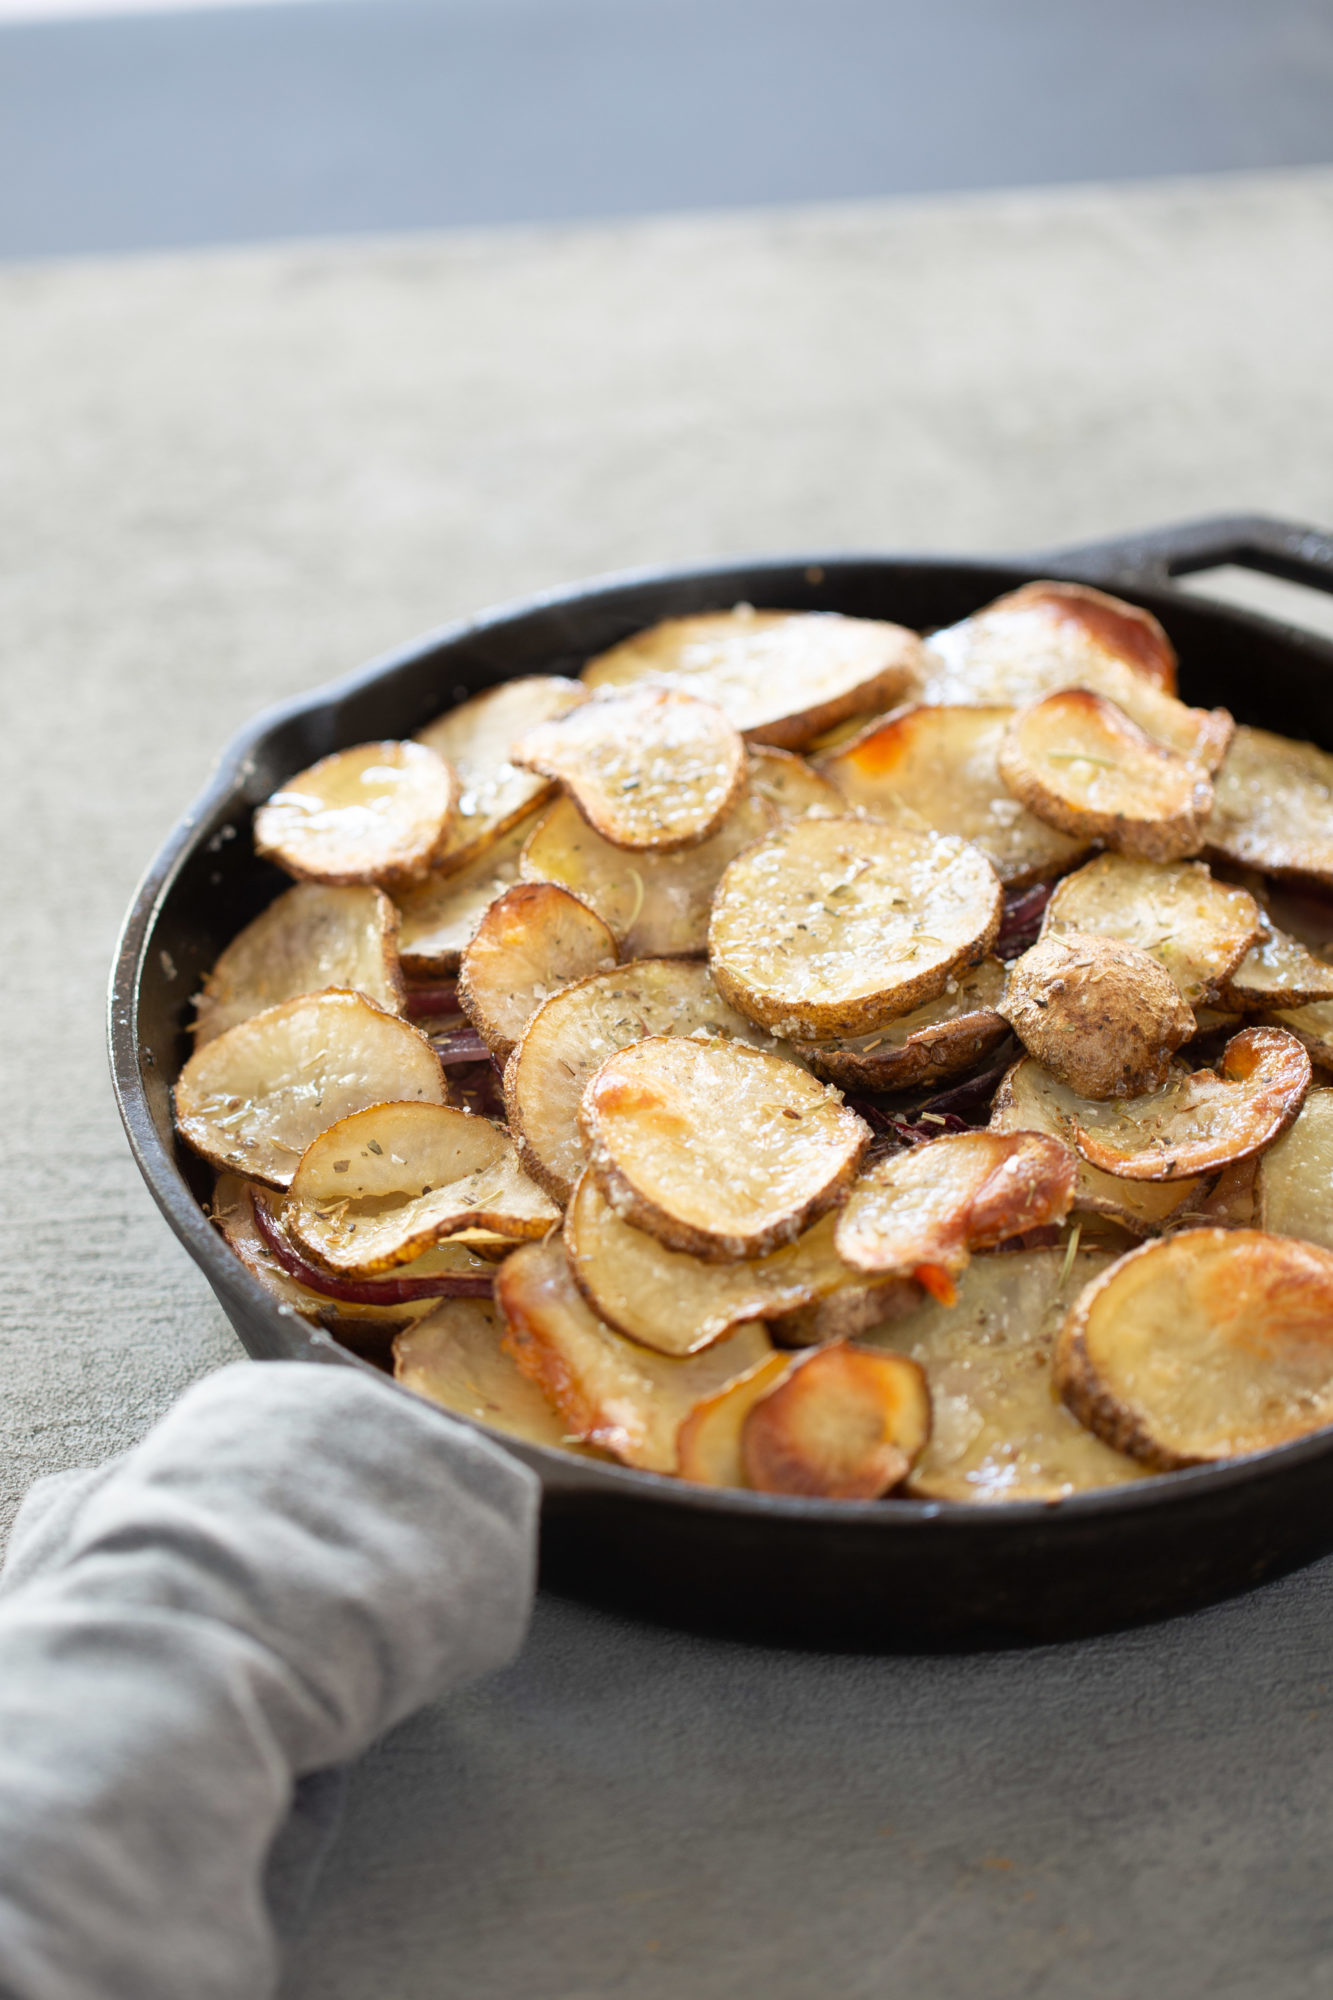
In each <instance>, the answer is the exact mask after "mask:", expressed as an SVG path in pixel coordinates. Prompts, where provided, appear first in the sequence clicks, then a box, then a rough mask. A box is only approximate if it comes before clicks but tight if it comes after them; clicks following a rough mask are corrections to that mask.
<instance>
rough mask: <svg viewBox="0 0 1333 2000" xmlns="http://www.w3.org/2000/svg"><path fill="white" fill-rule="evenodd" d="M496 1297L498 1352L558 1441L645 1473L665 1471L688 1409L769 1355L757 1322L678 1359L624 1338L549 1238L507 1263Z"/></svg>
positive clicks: (556, 1242) (500, 1273)
mask: <svg viewBox="0 0 1333 2000" xmlns="http://www.w3.org/2000/svg"><path fill="white" fill-rule="evenodd" d="M495 1295H496V1299H497V1301H498V1303H499V1306H500V1310H501V1311H502V1313H503V1314H504V1317H505V1321H506V1326H507V1331H506V1333H505V1336H504V1348H505V1352H506V1353H508V1354H510V1355H512V1356H513V1358H514V1360H515V1361H516V1362H517V1363H518V1365H519V1367H520V1368H521V1369H522V1371H523V1373H524V1374H525V1375H526V1376H527V1377H528V1379H529V1381H531V1382H535V1383H536V1384H537V1386H538V1388H539V1389H541V1391H542V1392H543V1394H544V1395H545V1396H546V1397H547V1398H548V1399H549V1400H550V1402H552V1403H553V1404H554V1405H555V1408H556V1409H557V1410H558V1411H559V1413H560V1416H561V1418H562V1419H563V1422H564V1425H565V1433H566V1436H567V1437H571V1438H573V1439H574V1440H576V1441H578V1442H579V1443H582V1444H593V1445H600V1446H601V1447H602V1449H603V1450H604V1451H609V1452H612V1453H614V1455H615V1456H616V1457H617V1458H619V1459H622V1460H623V1461H624V1463H625V1464H626V1465H636V1466H639V1467H641V1468H642V1469H643V1470H644V1471H646V1472H674V1471H675V1470H676V1434H677V1432H678V1431H679V1429H680V1426H681V1424H682V1422H683V1421H684V1419H685V1418H686V1417H687V1416H688V1415H689V1413H690V1411H691V1410H692V1409H693V1408H694V1406H695V1404H696V1403H698V1402H700V1401H701V1400H702V1399H703V1398H704V1397H705V1396H712V1395H716V1393H717V1391H718V1390H719V1389H722V1388H725V1387H726V1385H727V1383H728V1382H731V1381H734V1380H735V1379H736V1377H737V1376H739V1375H745V1374H747V1373H748V1372H749V1370H750V1369H752V1368H754V1367H757V1366H758V1364H759V1363H760V1362H761V1361H763V1360H765V1359H766V1358H767V1357H768V1355H769V1354H770V1353H771V1352H772V1348H771V1345H770V1342H769V1338H768V1334H767V1332H766V1331H765V1329H764V1328H763V1326H761V1325H760V1323H759V1322H758V1321H757V1320H751V1321H750V1322H749V1324H748V1325H746V1326H742V1327H738V1328H737V1329H736V1331H735V1333H732V1334H729V1335H728V1336H727V1337H726V1338H725V1339H724V1340H719V1341H715V1342H714V1343H713V1345H712V1346H711V1347H709V1348H706V1349H705V1350H704V1352H703V1353H702V1354H691V1355H687V1356H685V1357H684V1358H683V1359H680V1360H677V1359H674V1358H673V1357H672V1356H670V1355H666V1354H654V1353H653V1352H652V1350H651V1349H650V1348H647V1347H640V1346H639V1345H638V1343H637V1342H636V1341H633V1340H626V1339H625V1337H624V1335H623V1334H620V1333H616V1332H615V1331H614V1329H613V1328H611V1327H609V1326H607V1325H606V1323H605V1322H604V1321H603V1320H600V1319H598V1317H597V1315H596V1314H595V1313H594V1312H593V1310H592V1308H591V1307H590V1306H589V1305H588V1303H587V1301H586V1300H585V1299H584V1297H583V1294H582V1293H581V1292H580V1290H579V1288H578V1286H577V1285H576V1284H575V1282H574V1274H573V1272H572V1271H571V1270H570V1267H569V1259H568V1258H567V1257H566V1255H565V1251H564V1246H563V1245H562V1244H561V1242H560V1241H559V1239H558V1238H555V1237H553V1238H552V1239H551V1240H550V1241H549V1242H547V1243H529V1244H525V1245H524V1246H523V1247H522V1248H521V1249H519V1250H516V1251H515V1252H514V1254H513V1255H512V1257H506V1259H505V1261H504V1263H503V1264H501V1266H500V1268H499V1270H498V1272H497V1273H496V1281H495Z"/></svg>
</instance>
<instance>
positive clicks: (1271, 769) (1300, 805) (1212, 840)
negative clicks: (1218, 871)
mask: <svg viewBox="0 0 1333 2000" xmlns="http://www.w3.org/2000/svg"><path fill="white" fill-rule="evenodd" d="M1214 792H1215V798H1214V803H1213V811H1212V816H1211V818H1210V819H1209V820H1208V822H1207V825H1206V826H1205V827H1204V839H1205V840H1206V841H1207V843H1208V850H1209V852H1210V853H1211V854H1215V855H1219V856H1220V857H1221V858H1222V859H1223V860H1224V861H1233V862H1238V863H1240V864H1241V865H1242V866H1243V867H1249V868H1262V869H1263V870H1264V872H1265V874H1268V875H1294V876H1304V877H1307V878H1309V879H1310V880H1312V881H1316V882H1320V883H1322V884H1323V885H1324V886H1325V887H1327V888H1333V756H1330V754H1329V753H1328V751H1327V750H1320V749H1318V748H1317V746H1316V745H1315V744H1313V743H1296V742H1293V741H1292V740H1291V738H1290V737H1287V736H1275V735H1274V734H1273V733H1272V731H1271V730H1268V729H1250V728H1247V727H1245V726H1242V727H1241V728H1239V729H1238V730H1237V731H1236V734H1235V739H1234V741H1233V742H1232V745H1231V748H1230V750H1229V751H1228V752H1227V758H1226V762H1225V763H1224V764H1223V766H1222V768H1221V770H1220V771H1219V772H1218V774H1217V781H1216V785H1215V787H1214Z"/></svg>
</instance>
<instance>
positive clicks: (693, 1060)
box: [579, 1035, 870, 1261]
mask: <svg viewBox="0 0 1333 2000" xmlns="http://www.w3.org/2000/svg"><path fill="white" fill-rule="evenodd" d="M579 1125H580V1128H581V1130H582V1132H583V1136H584V1139H585V1141H586V1143H587V1146H588V1163H589V1167H590V1169H591V1171H592V1174H593V1177H594V1179H595V1180H596V1182H597V1185H598V1187H599V1188H600V1189H601V1191H602V1193H603V1194H604V1195H605V1197H606V1199H607V1200H608V1201H609V1202H610V1204H611V1206H612V1207H613V1208H614V1209H615V1210H616V1212H617V1214H618V1215H620V1216H621V1218H622V1219H623V1220H624V1221H626V1222H629V1223H632V1224H633V1225H634V1226H635V1227H636V1228H639V1229H644V1230H647V1232H648V1233H649V1235H652V1236H655V1237H657V1239H658V1241H659V1242H660V1243H664V1244H665V1245H666V1246H667V1248H668V1249H669V1250H689V1251H692V1252H693V1253H694V1255H695V1256H698V1257H704V1258H710V1259H713V1260H717V1261H722V1260H725V1259H728V1258H737V1257H746V1258H749V1257H762V1256H764V1255H765V1254H766V1253H767V1252H768V1251H770V1250H776V1249H777V1247H778V1245H779V1244H782V1243H790V1242H792V1241H793V1239H794V1238H795V1237H797V1236H799V1235H800V1233H801V1231H802V1230H803V1229H806V1228H808V1226H809V1225H810V1224H811V1223H812V1222H814V1221H815V1220H816V1218H817V1217H818V1216H820V1215H822V1214H823V1213H824V1211H825V1210H826V1209H827V1208H830V1207H831V1206H832V1205H833V1203H834V1202H835V1201H836V1200H837V1198H838V1195H839V1193H840V1192H841V1190H842V1189H843V1188H844V1187H845V1186H846V1184H847V1182H848V1181H849V1180H850V1179H851V1177H852V1175H853V1174H854V1173H855V1171H856V1166H857V1162H858V1161H859V1159H860V1157H861V1155H862V1153H863V1152H864V1151H865V1149H866V1147H867V1146H868V1145H869V1143H870V1128H869V1126H868V1125H866V1124H864V1123H863V1121H862V1120H861V1119H860V1118H858V1117H857V1115H856V1113H855V1112H854V1111H849V1110H848V1109H847V1107H846V1106H845V1105H844V1104H843V1101H842V1098H841V1096H840V1095H839V1093H838V1092H837V1091H835V1090H833V1089H831V1088H830V1087H829V1086H828V1085H826V1084H822V1083H820V1082H818V1081H817V1080H816V1079H815V1078H814V1077H812V1076H810V1075H808V1074H807V1073H806V1072H805V1071H803V1070H799V1069H797V1068H796V1066H795V1064H794V1063H789V1062H787V1061H785V1060H784V1059H783V1058H782V1057H780V1056H771V1055H765V1054H764V1053H763V1051H762V1050H760V1049H752V1048H749V1047H747V1046H746V1045H745V1044H744V1043H742V1042H728V1041H721V1040H719V1039H717V1038H716V1037H714V1038H711V1039H705V1040H701V1041H695V1040H693V1039H692V1038H682V1037H680V1036H675V1035H654V1036H652V1037H650V1039H648V1040H647V1041H640V1042H636V1043H634V1045H633V1046H632V1047H630V1048H626V1049H621V1050H620V1051H619V1052H618V1053H617V1054H615V1055H613V1056H610V1057H608V1059H607V1060H606V1062H604V1063H603V1064H602V1067H601V1068H600V1069H599V1070H598V1071H597V1074H596V1075H595V1076H594V1077H593V1079H592V1082H591V1083H590V1084H589V1085H588V1088H587V1090H586V1091H585V1092H584V1095H583V1103H582V1105H581V1107H580V1110H579Z"/></svg>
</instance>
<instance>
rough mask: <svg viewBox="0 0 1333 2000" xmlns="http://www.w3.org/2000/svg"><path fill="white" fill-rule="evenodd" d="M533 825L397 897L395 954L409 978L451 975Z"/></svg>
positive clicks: (508, 879)
mask: <svg viewBox="0 0 1333 2000" xmlns="http://www.w3.org/2000/svg"><path fill="white" fill-rule="evenodd" d="M556 810H559V808H556ZM536 824H537V822H536V820H535V819H525V820H521V821H520V822H519V823H518V825H516V826H513V827H511V828H509V829H508V831H506V832H505V833H502V834H500V835H498V836H497V838H496V839H494V840H492V841H489V842H488V843H487V844H486V845H485V846H484V847H483V848H482V849H481V850H480V851H479V852H478V853H477V854H476V855H475V856H474V857H473V858H472V859H470V860H465V861H463V862H461V863H460V864H459V865H458V866H457V867H455V868H450V869H436V870H435V871H434V872H433V873H431V874H430V875H427V876H426V877H425V879H424V880H423V881H421V882H418V883H416V884H414V885H413V886H412V887H411V888H409V889H401V890H399V891H398V893H397V896H396V901H397V904H398V913H399V930H398V953H399V957H400V958H401V960H402V964H403V970H404V971H405V972H406V973H408V974H409V976H410V977H411V978H413V979H421V980H427V979H441V978H447V977H448V975H449V974H451V973H455V972H457V970H458V968H459V965H460V964H461V962H462V957H463V953H464V951H465V950H466V948H467V946H468V943H469V941H470V940H471V938H472V935H473V933H474V932H475V930H476V928H477V925H478V924H479V923H480V922H481V920H482V917H483V916H484V915H485V913H486V911H487V910H489V908H490V906H491V904H492V903H493V902H494V901H495V899H496V897H497V896H502V895H503V894H504V892H505V890H506V889H509V888H512V887H513V885H514V883H515V882H516V881H517V880H518V874H519V857H520V856H521V854H522V852H523V849H524V846H525V844H526V843H527V841H528V840H529V838H530V837H531V835H532V833H533V830H534V828H535V826H536Z"/></svg>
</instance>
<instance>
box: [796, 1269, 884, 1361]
mask: <svg viewBox="0 0 1333 2000" xmlns="http://www.w3.org/2000/svg"><path fill="white" fill-rule="evenodd" d="M920 1297H921V1287H920V1286H919V1285H918V1284H916V1283H915V1282H914V1281H913V1280H912V1279H911V1278H881V1277H878V1276H876V1275H874V1274H872V1273H870V1272H866V1271H861V1272H858V1273H857V1274H856V1276H855V1278H854V1279H853V1280H852V1282H851V1283H850V1284H848V1283H843V1284H841V1285H839V1286H838V1289H837V1291H836V1292H826V1293H825V1294H824V1297H823V1298H822V1299H814V1300H812V1301H811V1303H810V1304H809V1305H808V1306H798V1307H797V1308H796V1310H795V1312H789V1313H770V1314H769V1316H768V1320H767V1325H768V1330H769V1332H770V1334H771V1335H772V1337H773V1341H774V1345H775V1346H777V1347H830V1346H832V1344H833V1342H834V1341H838V1340H856V1339H858V1338H859V1336H860V1335H861V1334H863V1333H865V1332H866V1330H867V1328H869V1327H880V1326H884V1325H886V1324H887V1322H888V1321H889V1320H892V1319H896V1318H898V1317H899V1316H900V1315H901V1314H903V1313H909V1312H911V1311H912V1310H913V1309H914V1307H915V1306H916V1304H917V1302H918V1301H919V1299H920Z"/></svg>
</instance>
